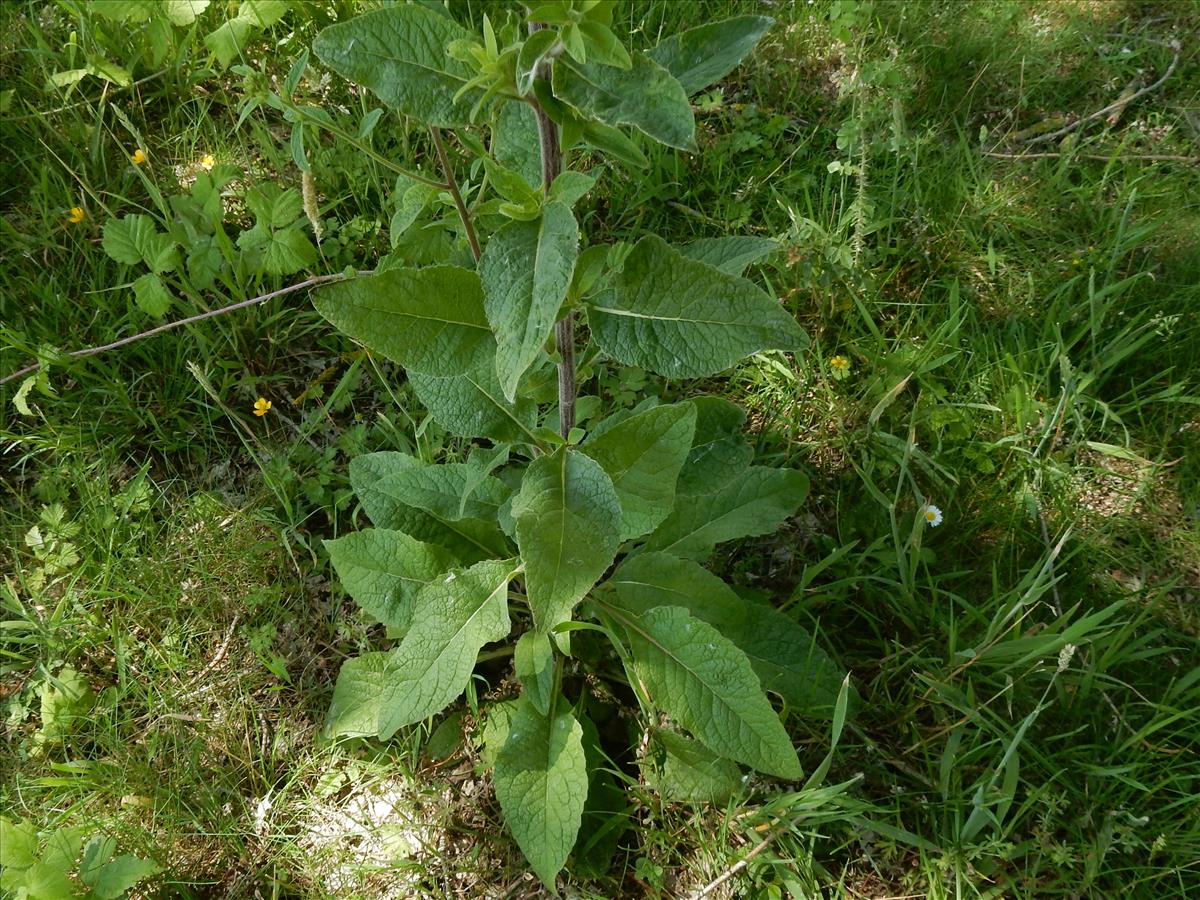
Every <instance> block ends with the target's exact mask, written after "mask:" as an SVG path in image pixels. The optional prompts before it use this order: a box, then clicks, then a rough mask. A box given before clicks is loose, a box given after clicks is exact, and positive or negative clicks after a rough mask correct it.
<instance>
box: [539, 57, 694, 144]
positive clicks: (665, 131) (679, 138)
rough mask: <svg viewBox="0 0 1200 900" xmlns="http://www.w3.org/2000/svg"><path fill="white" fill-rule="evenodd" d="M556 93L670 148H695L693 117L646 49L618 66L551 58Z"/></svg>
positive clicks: (580, 108)
mask: <svg viewBox="0 0 1200 900" xmlns="http://www.w3.org/2000/svg"><path fill="white" fill-rule="evenodd" d="M552 81H553V88H554V96H555V97H557V98H558V99H560V100H562V101H563V102H565V103H568V104H570V105H571V106H573V107H574V108H575V109H577V110H578V111H579V112H580V113H581V114H583V115H584V116H587V117H588V118H592V119H599V120H600V121H601V122H605V123H607V124H608V125H614V126H615V125H632V126H633V127H634V128H636V129H637V130H638V131H640V132H642V133H643V134H645V135H647V136H648V137H652V138H654V139H655V140H656V141H659V142H660V143H663V144H666V145H667V146H669V147H678V148H679V149H680V150H695V149H696V137H695V134H696V121H695V119H694V118H693V116H692V107H691V104H690V103H689V102H688V98H687V93H686V92H685V91H684V89H683V87H682V86H681V85H680V84H679V82H678V81H676V80H675V78H674V77H673V76H672V75H671V73H670V72H668V71H667V70H666V69H664V68H663V67H662V66H660V65H659V64H658V63H656V62H654V61H653V60H652V59H650V57H648V56H646V54H644V53H634V54H633V65H632V67H630V68H628V69H617V68H614V67H612V66H605V65H601V64H599V63H587V64H583V65H581V64H580V63H577V62H575V61H574V60H571V59H569V58H568V57H566V56H560V57H559V58H558V59H556V60H555V61H554V72H553V75H552Z"/></svg>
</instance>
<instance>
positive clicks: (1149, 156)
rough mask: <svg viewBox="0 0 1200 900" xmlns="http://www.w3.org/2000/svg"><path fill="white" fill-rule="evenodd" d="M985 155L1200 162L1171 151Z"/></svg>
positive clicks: (1025, 157)
mask: <svg viewBox="0 0 1200 900" xmlns="http://www.w3.org/2000/svg"><path fill="white" fill-rule="evenodd" d="M983 155H984V156H994V157H996V158H997V159H1061V158H1062V157H1064V156H1070V157H1074V158H1076V159H1098V160H1102V161H1107V160H1114V159H1123V160H1131V161H1135V162H1139V161H1145V162H1181V163H1200V156H1173V155H1171V154H1169V153H1135V154H1123V153H1111V154H1104V153H1070V152H1068V153H997V152H994V151H990V150H985V151H984V153H983Z"/></svg>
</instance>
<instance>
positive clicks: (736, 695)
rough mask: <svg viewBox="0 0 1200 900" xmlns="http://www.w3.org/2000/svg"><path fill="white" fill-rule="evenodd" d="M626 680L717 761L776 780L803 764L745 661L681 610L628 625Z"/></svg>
mask: <svg viewBox="0 0 1200 900" xmlns="http://www.w3.org/2000/svg"><path fill="white" fill-rule="evenodd" d="M626 626H627V630H628V633H629V639H630V649H631V656H632V671H631V672H630V673H629V674H630V677H631V678H637V679H638V680H639V681H640V682H641V683H642V685H643V687H644V688H645V689H646V691H647V693H649V695H650V699H651V700H652V701H653V702H654V703H655V705H657V706H658V707H659V708H661V709H662V710H663V711H664V712H666V713H667V714H668V715H670V716H671V717H672V718H673V719H675V721H677V722H678V723H679V724H680V725H682V726H683V727H684V728H686V729H687V730H688V731H690V732H691V733H692V734H693V735H695V736H696V738H697V739H698V740H699V741H700V742H701V743H703V744H704V745H705V746H706V747H708V749H710V750H712V751H713V752H714V753H716V754H717V755H718V756H726V757H729V758H730V759H735V760H737V761H738V762H741V763H745V764H746V765H748V766H751V767H753V768H755V769H758V770H759V771H760V772H766V773H768V774H770V775H778V776H779V777H781V778H799V777H800V775H801V774H802V771H801V769H800V760H799V759H798V758H797V757H796V751H795V749H794V748H793V747H792V742H791V741H790V740H789V739H788V735H787V732H786V731H785V730H784V728H783V725H782V724H781V723H780V721H779V716H777V715H776V714H775V710H773V709H772V708H771V704H770V702H768V700H767V697H766V695H765V694H764V693H763V691H762V687H761V686H760V685H759V682H758V677H757V676H756V675H755V674H754V670H753V669H751V668H750V663H749V661H748V660H747V659H746V655H745V654H744V653H742V651H741V650H739V649H738V648H737V647H736V646H735V645H734V644H733V643H732V642H731V641H730V640H729V639H728V638H726V637H724V636H723V635H722V634H721V632H719V631H717V629H715V628H713V627H712V626H711V625H709V624H708V623H706V622H703V621H701V620H700V619H697V618H695V617H693V616H691V615H689V613H688V611H687V610H686V609H683V608H682V607H678V606H661V607H659V608H657V609H652V610H650V611H649V612H647V613H646V614H645V615H643V616H638V617H634V616H629V617H626Z"/></svg>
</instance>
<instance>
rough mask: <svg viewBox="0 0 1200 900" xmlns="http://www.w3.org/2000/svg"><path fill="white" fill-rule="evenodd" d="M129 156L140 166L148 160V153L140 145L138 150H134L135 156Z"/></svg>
mask: <svg viewBox="0 0 1200 900" xmlns="http://www.w3.org/2000/svg"><path fill="white" fill-rule="evenodd" d="M129 158H130V159H132V160H133V164H134V165H135V166H140V165H141V164H142V163H144V162H145V161H146V153H145V151H144V150H142V148H141V147H138V148H137V149H136V150H134V151H133V156H131V157H129Z"/></svg>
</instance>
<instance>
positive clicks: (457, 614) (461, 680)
mask: <svg viewBox="0 0 1200 900" xmlns="http://www.w3.org/2000/svg"><path fill="white" fill-rule="evenodd" d="M516 572H517V567H516V565H515V563H514V561H513V560H511V559H509V560H494V559H489V560H484V561H483V562H478V563H476V564H475V565H473V566H471V568H469V569H466V570H465V571H461V572H451V573H449V574H448V575H446V576H445V577H444V578H440V579H438V580H437V581H435V582H433V583H432V584H429V585H427V586H426V587H424V588H423V589H421V591H419V592H418V593H417V597H416V601H415V603H414V609H413V619H412V627H411V628H409V630H408V634H406V635H405V636H404V640H403V641H402V642H401V643H400V646H399V647H397V648H396V650H395V652H393V653H392V655H391V658H390V659H389V661H388V666H387V669H386V670H385V672H384V678H383V681H384V684H383V691H382V695H381V697H380V709H379V729H378V733H379V737H381V738H383V739H385V740H386V739H387V738H389V737H391V736H392V735H393V734H395V733H396V729H398V728H400V727H402V726H404V725H411V724H412V723H413V722H419V721H421V720H422V719H424V718H426V717H427V716H431V715H433V714H434V713H436V712H440V711H441V710H443V709H445V708H446V707H447V706H449V705H450V703H451V702H452V701H453V700H454V698H455V697H457V696H458V695H459V694H461V693H462V692H463V690H464V689H465V688H466V686H467V681H469V680H470V678H471V672H472V671H473V670H474V669H475V659H476V657H477V656H478V655H479V650H480V648H481V647H482V646H483V645H484V644H487V643H490V642H491V641H498V640H500V639H501V638H503V637H505V636H506V635H507V634H508V632H509V628H510V623H509V618H508V582H509V580H510V579H511V578H512V577H513V575H515V574H516ZM339 681H340V679H339ZM339 687H340V684H339Z"/></svg>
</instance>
